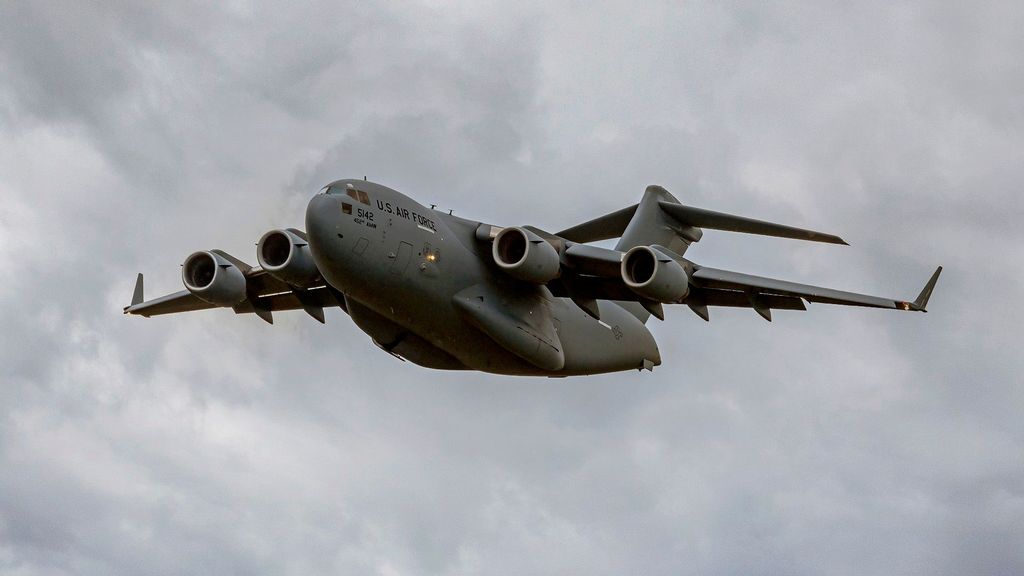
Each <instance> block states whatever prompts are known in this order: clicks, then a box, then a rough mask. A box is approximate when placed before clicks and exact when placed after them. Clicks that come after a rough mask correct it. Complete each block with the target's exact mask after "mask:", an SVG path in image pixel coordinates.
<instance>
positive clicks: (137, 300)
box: [124, 272, 146, 314]
mask: <svg viewBox="0 0 1024 576" xmlns="http://www.w3.org/2000/svg"><path fill="white" fill-rule="evenodd" d="M145 299H146V298H145V295H144V293H143V279H142V272H139V275H138V276H136V277H135V291H134V292H132V303H131V306H126V307H125V309H124V312H125V314H127V313H128V309H129V308H131V307H132V306H135V305H137V304H142V303H143V302H144V301H145Z"/></svg>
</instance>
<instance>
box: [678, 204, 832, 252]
mask: <svg viewBox="0 0 1024 576" xmlns="http://www.w3.org/2000/svg"><path fill="white" fill-rule="evenodd" d="M658 205H659V206H661V209H662V210H663V211H664V212H665V213H666V214H668V215H669V216H671V217H672V218H673V219H674V220H676V221H677V222H679V223H680V224H683V225H685V226H694V227H697V228H708V229H710V230H725V231H727V232H743V233H745V234H760V235H761V236H776V237H779V238H794V239H796V240H810V241H812V242H827V243H829V244H844V245H845V244H846V241H845V240H843V239H842V238H840V237H839V236H835V235H833V234H825V233H824V232H816V231H814V230H806V229H803V228H794V227H792V226H783V225H782V224H775V223H773V222H765V221H764V220H754V219H753V218H744V217H742V216H734V215H732V214H725V213H722V212H712V211H711V210H704V209H702V208H694V207H692V206H685V205H683V204H676V203H674V202H665V201H661V202H658Z"/></svg>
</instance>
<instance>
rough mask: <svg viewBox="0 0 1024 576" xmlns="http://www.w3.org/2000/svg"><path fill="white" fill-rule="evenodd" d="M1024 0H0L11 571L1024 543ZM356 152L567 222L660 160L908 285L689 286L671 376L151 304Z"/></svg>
mask: <svg viewBox="0 0 1024 576" xmlns="http://www.w3.org/2000/svg"><path fill="white" fill-rule="evenodd" d="M1021 30H1024V5H1021V4H1020V3H1014V2H979V3H971V5H970V6H968V5H966V4H965V5H964V6H956V5H952V4H948V3H934V4H930V3H915V2H857V3H853V5H850V3H848V2H836V3H823V2H813V3H808V4H800V3H786V2H780V3H773V4H771V5H767V4H759V3H749V2H735V3H729V2H707V3H700V2H693V3H684V4H679V3H674V2H673V3H667V4H664V5H662V4H656V3H654V2H647V3H644V5H643V6H638V5H634V4H632V3H621V4H616V3H611V4H602V3H593V2H577V3H564V4H560V5H557V6H551V5H549V4H548V3H545V2H541V3H529V2H527V3H517V5H516V6H512V4H511V3H490V2H479V1H474V2H466V3H462V4H457V3H455V4H450V3H423V4H407V3H397V4H395V5H393V6H390V7H389V6H383V5H371V4H370V3H363V2H358V3H352V5H348V6H346V5H343V4H341V3H326V4H302V5H291V4H289V5H288V6H285V5H267V4H256V5H254V4H249V3H246V2H234V3H223V4H222V5H220V6H218V7H212V6H211V5H210V3H206V2H195V3H186V2H174V3H171V4H170V5H168V6H158V5H156V4H154V3H131V2H107V3H82V2H67V3H64V2H24V1H19V0H15V1H14V2H5V3H2V4H0V273H2V275H3V278H4V280H3V282H0V319H2V321H3V330H2V331H0V574H5V575H6V574H12V575H13V574H16V575H25V576H27V575H37V574H39V575H42V574H105V575H106V574H183V573H184V574H196V573H218V574H235V573H238V574H242V573H244V574H253V573H263V574H381V575H386V576H391V575H395V574H568V573H574V574H652V575H660V574H666V575H667V574H736V573H751V572H754V573H765V574H858V575H860V574H894V573H895V574H964V573H990V574H995V573H999V574H1009V573H1021V572H1024V423H1022V422H1024V420H1022V418H1021V408H1022V407H1024V389H1022V374H1024V359H1022V356H1021V354H1020V352H1019V351H1018V349H1019V346H1020V340H1021V336H1022V335H1024V333H1022V329H1021V326H1022V324H1024V307H1022V306H1021V294H1022V290H1024V256H1022V255H1024V231H1022V227H1021V226H1020V221H1021V219H1022V218H1024V199H1022V195H1021V182H1024V98H1022V97H1021V94H1022V93H1024V64H1022V62H1024V61H1022V60H1021V58H1020V54H1024V35H1021V33H1020V31H1021ZM363 175H367V176H369V177H370V179H373V180H376V181H378V182H381V183H384V184H386V185H389V186H392V187H394V188H397V189H399V190H402V191H405V192H407V193H409V194H411V195H413V196H415V197H416V198H418V199H420V200H421V201H423V202H425V203H436V204H438V205H439V207H442V208H445V209H448V208H453V209H454V210H455V212H456V214H459V215H462V216H465V217H470V218H477V219H481V220H485V221H489V222H494V223H499V224H509V225H518V224H527V223H529V224H535V225H538V226H541V227H543V228H547V229H551V230H557V229H560V228H563V227H567V226H569V225H572V224H574V223H577V222H579V221H582V220H585V219H589V218H591V217H593V216H596V215H598V214H601V213H604V212H607V211H611V210H615V209H618V208H621V207H622V206H625V205H627V204H629V203H632V202H635V201H636V200H637V199H638V198H639V196H640V194H641V193H642V191H643V189H644V186H646V185H647V184H651V183H658V184H661V185H664V186H665V187H667V188H668V189H669V190H671V191H672V192H673V193H674V194H675V195H676V196H677V197H679V198H680V199H681V200H683V201H684V202H687V203H692V204H695V205H698V206H702V207H707V208H711V209H714V210H722V211H731V212H736V213H740V214H746V215H751V216H754V217H759V218H764V219H769V220H775V221H780V222H784V223H788V224H793V225H798V226H808V227H813V228H816V229H821V230H826V231H829V232H835V233H838V234H840V235H842V236H843V237H844V238H846V239H847V240H848V241H849V242H850V243H851V244H852V246H851V247H836V246H827V245H826V246H818V245H810V244H804V243H799V242H795V241H789V240H781V239H770V238H758V237H751V236H743V235H733V234H727V233H720V232H713V231H709V232H708V233H707V234H705V237H704V240H702V241H701V242H700V243H699V244H697V245H695V246H694V247H693V248H692V249H691V251H690V252H689V253H688V256H690V257H691V258H693V259H694V260H696V261H698V262H702V263H706V264H710V265H714V266H716V267H722V268H728V269H735V270H742V271H747V272H752V273H758V274H765V275H772V276H775V277H780V278H786V279H791V280H796V281H804V282H811V283H817V284H823V285H829V286H834V287H837V288H844V289H851V290H858V291H864V292H868V293H874V294H880V295H889V296H894V297H913V296H914V295H916V293H917V292H918V290H919V289H920V287H921V285H922V284H923V283H924V281H925V280H926V279H927V277H928V275H929V274H930V273H931V271H932V270H933V269H934V266H935V265H937V264H943V265H945V266H946V272H945V273H944V275H943V277H942V280H941V281H940V284H939V286H938V289H937V290H936V292H935V296H934V297H933V299H932V302H931V305H930V308H931V311H930V313H929V314H927V315H922V314H896V313H886V312H883V311H876V310H862V309H855V308H854V309H847V308H838V307H828V306H813V307H811V309H810V310H809V311H808V312H806V313H794V312H788V313H787V312H779V313H777V314H776V315H775V322H773V323H772V324H768V323H766V322H764V321H763V320H761V319H760V318H759V317H758V316H757V315H756V314H754V313H753V312H752V311H749V310H723V309H713V310H712V322H711V323H710V324H705V323H703V322H702V321H700V320H699V319H698V318H697V317H696V316H695V315H693V314H692V313H691V312H690V311H689V310H688V309H686V308H685V307H680V308H675V309H672V310H670V311H669V313H668V320H667V321H666V322H665V323H664V324H656V325H654V326H653V331H654V332H655V335H656V336H657V337H658V339H659V341H660V343H661V350H662V355H663V357H664V359H665V362H664V364H663V365H662V366H661V367H660V368H658V369H657V370H656V371H655V372H654V373H653V374H650V373H643V374H637V373H624V374H618V375H608V376H600V377H589V378H574V379H566V380H547V379H523V378H510V377H500V376H491V375H482V374H474V373H444V372H434V371H428V370H425V369H420V368H417V367H415V366H413V365H411V364H403V363H400V362H397V361H395V360H394V359H392V358H391V357H389V356H387V355H386V354H384V353H383V352H380V351H379V350H377V349H376V348H375V347H374V346H373V345H372V344H371V342H370V340H369V339H368V338H367V337H365V336H364V335H363V334H362V333H361V332H359V331H358V330H357V329H356V328H355V326H354V325H353V324H352V323H351V322H349V321H348V319H347V318H346V317H345V316H344V314H343V313H341V312H340V311H338V310H334V311H333V312H330V313H329V314H328V322H327V325H326V326H321V325H319V324H318V323H316V322H315V321H313V320H312V319H310V318H308V317H306V316H305V315H303V314H301V313H290V314H279V315H278V316H277V318H276V324H275V325H274V326H273V327H271V326H268V325H266V324H264V323H263V322H261V321H260V320H259V319H257V318H254V317H251V316H234V315H232V314H231V313H230V312H226V311H211V312H204V313H196V314H193V315H184V316H178V317H164V318H158V319H150V320H145V319H140V318H126V317H124V316H122V315H121V307H122V306H123V305H124V304H126V303H127V301H128V300H129V299H130V296H131V290H132V285H133V282H134V275H135V273H136V272H138V271H143V272H145V273H146V279H147V295H149V296H156V295H159V294H162V293H166V292H171V291H176V290H178V289H180V288H179V287H180V278H179V264H180V263H181V261H182V260H183V259H184V257H185V256H186V255H187V254H188V253H190V252H192V251H194V250H197V249H208V248H213V247H218V248H222V249H225V250H227V251H229V252H231V253H232V254H235V255H236V256H239V257H241V258H243V259H245V260H248V261H253V260H255V254H254V247H253V243H254V242H255V241H256V240H257V239H258V238H259V236H260V235H261V234H262V233H263V232H265V231H266V230H268V229H270V228H272V227H278V226H301V224H302V222H303V214H304V209H305V204H306V202H307V201H308V198H309V197H310V196H311V195H312V194H313V193H315V191H316V190H317V189H318V188H319V187H320V186H322V185H323V184H324V183H326V182H328V181H330V180H332V179H336V178H342V177H360V176H363Z"/></svg>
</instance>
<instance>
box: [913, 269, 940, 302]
mask: <svg viewBox="0 0 1024 576" xmlns="http://www.w3.org/2000/svg"><path fill="white" fill-rule="evenodd" d="M940 274H942V266H939V267H938V268H936V269H935V272H934V273H932V277H931V278H929V279H928V283H927V284H925V285H924V288H923V289H922V290H921V293H920V294H918V295H917V299H916V300H914V301H913V302H912V303H911V305H910V307H911V308H910V309H911V310H916V311H918V312H927V311H928V310H927V307H928V300H929V299H930V298H931V297H932V291H933V290H935V284H936V283H937V282H938V281H939V275H940Z"/></svg>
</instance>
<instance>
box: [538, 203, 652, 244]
mask: <svg viewBox="0 0 1024 576" xmlns="http://www.w3.org/2000/svg"><path fill="white" fill-rule="evenodd" d="M637 206H639V204H633V205H632V206H629V207H627V208H623V209H622V210H617V211H615V212H612V213H611V214H605V215H604V216H601V217H599V218H594V219H593V220H590V221H589V222H584V223H583V224H578V225H576V226H573V227H572V228H568V229H566V230H562V231H561V232H559V233H558V234H557V236H561V237H562V238H565V239H566V240H569V241H572V242H580V243H586V242H600V241H601V240H609V239H611V238H618V237H620V236H622V233H623V232H625V230H626V227H627V226H629V221H630V220H632V219H633V215H634V214H636V209H637Z"/></svg>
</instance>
